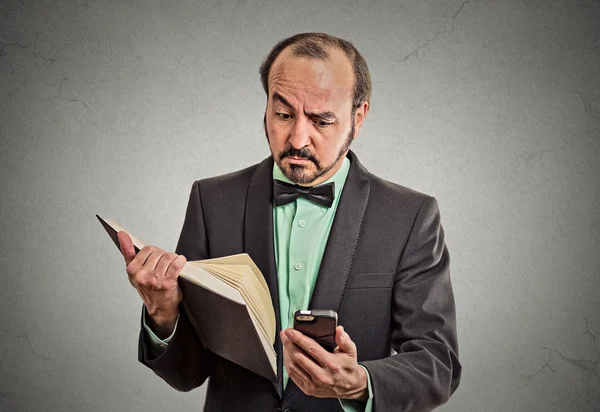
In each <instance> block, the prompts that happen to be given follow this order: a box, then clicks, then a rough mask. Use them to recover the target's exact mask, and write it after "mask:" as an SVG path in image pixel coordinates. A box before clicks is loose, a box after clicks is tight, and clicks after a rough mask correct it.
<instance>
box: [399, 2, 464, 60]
mask: <svg viewBox="0 0 600 412" xmlns="http://www.w3.org/2000/svg"><path fill="white" fill-rule="evenodd" d="M472 1H475V0H465V1H463V2H462V4H461V5H460V7H459V8H458V10H456V12H455V13H454V14H453V15H452V16H449V18H450V19H451V20H450V21H451V25H450V28H449V29H445V30H441V31H436V32H434V33H433V38H431V39H430V40H426V41H425V43H423V44H421V45H420V46H418V47H417V48H416V49H414V50H412V51H411V52H410V53H408V54H405V55H404V56H403V57H401V58H399V59H394V58H391V60H393V61H396V62H402V63H406V62H407V61H408V60H409V59H410V58H411V57H416V58H417V59H418V58H419V52H420V51H421V50H422V49H424V48H426V47H428V46H429V45H430V44H431V43H433V42H434V41H436V40H438V39H439V38H440V37H441V36H443V35H445V34H448V33H450V32H451V31H453V30H454V27H455V25H456V19H457V17H458V15H459V14H461V13H462V11H463V10H464V8H465V6H466V5H467V3H470V2H472Z"/></svg>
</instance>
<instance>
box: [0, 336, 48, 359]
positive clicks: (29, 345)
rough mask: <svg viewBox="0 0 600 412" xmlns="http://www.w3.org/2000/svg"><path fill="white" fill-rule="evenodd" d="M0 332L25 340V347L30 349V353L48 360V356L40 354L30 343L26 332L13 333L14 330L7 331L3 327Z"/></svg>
mask: <svg viewBox="0 0 600 412" xmlns="http://www.w3.org/2000/svg"><path fill="white" fill-rule="evenodd" d="M0 332H1V333H3V334H5V335H8V336H14V337H16V338H20V339H22V340H24V341H25V342H27V347H28V348H29V350H30V351H31V353H33V354H34V355H35V356H36V357H38V358H40V359H44V360H47V361H49V360H50V358H49V357H47V356H44V355H42V354H41V353H39V352H37V351H36V350H35V349H34V348H33V345H32V343H31V339H29V335H27V334H26V333H14V332H9V331H7V330H4V329H0Z"/></svg>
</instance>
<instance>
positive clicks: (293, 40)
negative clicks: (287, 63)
mask: <svg viewBox="0 0 600 412" xmlns="http://www.w3.org/2000/svg"><path fill="white" fill-rule="evenodd" d="M290 46H291V47H292V54H293V55H294V56H297V57H308V58H311V59H318V60H327V59H328V58H329V53H328V52H327V49H328V48H331V47H335V48H338V49H340V50H341V51H343V52H344V54H345V55H346V57H348V59H349V60H350V63H352V67H353V69H354V93H353V96H352V111H354V110H356V109H357V108H358V107H359V106H360V105H361V103H362V102H364V101H367V102H368V101H370V100H371V76H370V75H369V68H368V67H367V62H366V61H365V59H364V57H362V56H361V54H360V53H359V52H358V50H356V47H354V45H353V44H352V43H350V42H349V41H347V40H344V39H340V38H339V37H335V36H331V35H329V34H325V33H300V34H296V35H295V36H292V37H288V38H287V39H283V40H281V41H280V42H279V43H277V44H276V45H275V47H273V49H271V51H270V53H269V54H268V55H267V57H266V58H265V59H264V60H263V63H262V64H261V65H260V69H259V73H260V80H261V82H262V86H263V89H265V93H267V95H268V94H269V71H270V70H271V66H272V65H273V62H274V61H275V59H276V58H277V56H279V55H280V54H281V52H283V51H284V50H285V49H286V48H287V47H290Z"/></svg>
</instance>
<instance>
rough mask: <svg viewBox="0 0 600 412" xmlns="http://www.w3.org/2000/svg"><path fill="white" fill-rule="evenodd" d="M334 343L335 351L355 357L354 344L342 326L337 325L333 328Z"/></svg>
mask: <svg viewBox="0 0 600 412" xmlns="http://www.w3.org/2000/svg"><path fill="white" fill-rule="evenodd" d="M335 343H336V344H337V345H338V347H337V348H336V352H344V353H346V354H348V355H352V356H355V357H356V345H355V344H354V342H353V341H352V339H350V335H348V334H347V333H346V331H345V330H344V327H343V326H338V327H337V328H336V330H335Z"/></svg>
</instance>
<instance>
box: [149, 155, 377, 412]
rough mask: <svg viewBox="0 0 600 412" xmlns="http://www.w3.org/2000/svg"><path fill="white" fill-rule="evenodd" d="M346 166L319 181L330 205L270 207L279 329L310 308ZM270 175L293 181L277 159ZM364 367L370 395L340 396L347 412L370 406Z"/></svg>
mask: <svg viewBox="0 0 600 412" xmlns="http://www.w3.org/2000/svg"><path fill="white" fill-rule="evenodd" d="M349 170H350V160H349V159H348V158H345V159H344V161H343V163H342V166H341V167H340V168H339V170H338V171H337V172H336V173H335V174H334V175H333V176H332V177H331V178H329V179H328V180H326V181H325V182H323V183H322V184H326V183H330V182H333V183H334V185H335V196H334V201H333V204H332V205H331V207H329V208H328V207H324V206H320V205H318V204H315V203H313V202H311V201H310V200H308V199H305V198H298V199H296V200H295V201H293V202H291V203H288V204H286V205H282V206H277V207H273V237H274V245H275V262H276V265H277V282H278V287H279V289H278V293H279V312H280V319H281V330H284V329H287V328H289V327H292V326H293V324H294V320H293V319H294V318H293V316H294V312H295V311H296V310H306V309H310V308H309V307H308V304H309V302H310V299H311V296H312V293H313V289H314V287H315V283H316V281H317V276H318V273H319V267H320V266H321V260H322V259H323V253H324V252H325V246H326V244H327V239H328V238H329V232H330V230H331V226H332V224H333V219H334V217H335V213H336V210H337V206H338V204H339V201H340V195H341V192H342V189H343V187H344V184H345V182H346V178H347V177H348V172H349ZM273 179H277V180H281V181H284V182H286V183H292V184H293V183H294V182H291V181H290V180H289V179H287V178H286V177H285V175H284V174H283V172H282V171H281V169H279V167H278V166H277V164H276V163H274V165H273ZM320 309H327V308H320ZM144 312H145V311H144ZM145 325H146V323H145V321H144V326H145ZM145 328H146V331H147V332H148V335H149V336H150V339H151V341H152V343H153V344H154V345H155V346H156V347H166V346H167V345H168V342H169V341H170V340H171V337H172V336H173V335H171V337H169V338H167V339H165V340H160V339H159V338H158V337H157V336H156V335H155V334H154V333H152V331H151V330H150V328H149V327H147V326H145ZM365 371H366V372H367V377H368V386H369V399H368V400H367V401H366V402H362V401H354V400H347V399H340V403H341V405H342V407H343V408H344V410H345V411H346V412H356V411H363V410H364V411H365V412H370V411H371V410H372V404H373V392H372V388H371V379H370V377H369V372H368V371H367V370H366V368H365ZM288 380H289V375H288V373H287V370H286V369H285V366H284V368H283V385H284V390H285V387H286V386H287V383H288Z"/></svg>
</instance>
